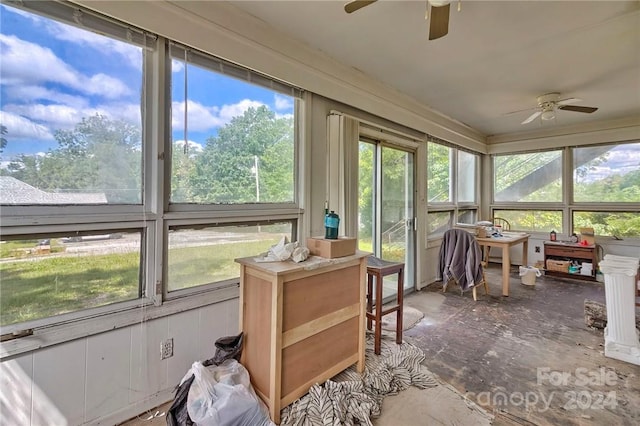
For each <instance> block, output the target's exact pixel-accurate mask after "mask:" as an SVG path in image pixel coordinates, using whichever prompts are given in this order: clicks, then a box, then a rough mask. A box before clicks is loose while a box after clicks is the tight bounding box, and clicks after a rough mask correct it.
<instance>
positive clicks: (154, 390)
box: [0, 299, 239, 426]
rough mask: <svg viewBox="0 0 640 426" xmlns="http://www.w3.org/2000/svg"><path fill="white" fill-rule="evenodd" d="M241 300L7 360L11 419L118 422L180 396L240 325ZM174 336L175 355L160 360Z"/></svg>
mask: <svg viewBox="0 0 640 426" xmlns="http://www.w3.org/2000/svg"><path fill="white" fill-rule="evenodd" d="M238 324H239V318H238V299H232V300H227V301H225V302H221V303H217V304H214V305H209V306H205V307H203V308H199V309H194V310H189V311H185V312H181V313H179V314H175V315H172V316H168V317H163V318H160V319H156V320H151V321H147V322H144V323H140V324H135V325H133V326H129V327H124V328H120V329H116V330H113V331H109V332H106V333H102V334H97V335H93V336H89V337H86V338H82V339H77V340H72V341H70V342H66V343H62V344H59V345H56V346H51V347H47V348H45V349H42V350H37V351H33V352H29V353H26V354H23V355H20V356H18V357H15V358H13V359H10V360H6V361H3V362H2V363H1V364H0V376H1V382H0V383H1V388H2V394H1V396H0V420H1V422H2V424H5V425H56V426H63V425H80V424H115V423H119V422H121V421H124V420H127V419H129V418H131V417H133V416H136V415H138V414H139V413H143V412H145V410H148V409H151V408H153V407H155V406H157V405H159V404H161V403H164V402H166V401H168V400H171V399H172V398H173V393H174V389H175V387H176V386H177V385H178V384H179V383H180V380H181V379H182V377H183V376H184V374H185V373H186V372H187V370H188V369H189V367H190V366H191V364H192V363H193V362H194V361H196V360H205V359H207V358H211V357H212V356H213V355H214V353H215V346H214V343H215V341H216V340H217V339H218V338H220V337H222V336H229V335H236V334H237V333H238V332H239V331H238ZM167 338H173V345H174V349H173V351H174V355H173V357H171V358H167V359H165V360H161V359H160V342H161V341H162V340H164V339H167Z"/></svg>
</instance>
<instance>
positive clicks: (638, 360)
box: [600, 254, 640, 365]
mask: <svg viewBox="0 0 640 426" xmlns="http://www.w3.org/2000/svg"><path fill="white" fill-rule="evenodd" d="M639 262H640V260H639V259H636V258H632V257H625V256H613V255H609V254H608V255H605V257H604V260H603V261H602V262H600V270H601V271H602V272H603V273H604V285H605V297H606V301H607V327H606V328H605V329H604V355H605V356H607V357H609V358H615V359H619V360H621V361H626V362H630V363H632V364H636V365H640V341H639V338H638V331H637V330H636V319H635V318H636V307H635V299H636V297H635V292H636V283H635V277H636V274H637V273H638V263H639Z"/></svg>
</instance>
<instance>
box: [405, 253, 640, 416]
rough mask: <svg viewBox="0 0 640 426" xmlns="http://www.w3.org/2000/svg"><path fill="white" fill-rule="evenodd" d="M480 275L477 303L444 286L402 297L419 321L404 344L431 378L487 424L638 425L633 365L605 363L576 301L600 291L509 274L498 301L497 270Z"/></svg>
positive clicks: (639, 402)
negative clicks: (416, 352)
mask: <svg viewBox="0 0 640 426" xmlns="http://www.w3.org/2000/svg"><path fill="white" fill-rule="evenodd" d="M486 275H487V281H488V282H489V285H490V295H489V296H485V295H484V291H483V290H479V291H478V294H479V297H478V301H477V302H474V301H473V299H472V297H471V294H470V292H469V293H465V294H464V295H462V296H461V295H460V291H459V287H457V286H450V287H449V288H448V290H447V292H446V293H444V294H443V293H442V283H434V284H433V285H431V286H429V287H427V288H426V289H423V290H422V291H419V292H416V293H414V294H412V295H409V296H407V297H406V298H405V304H406V305H407V306H412V307H414V308H417V309H420V310H421V311H423V312H424V313H425V317H424V318H423V320H422V321H420V322H419V323H418V324H417V325H416V326H415V327H413V328H412V329H410V330H407V332H405V335H404V339H405V340H406V341H409V342H411V343H413V344H415V345H416V346H418V347H420V348H421V349H422V350H423V351H424V353H425V355H426V360H425V362H424V363H423V364H424V365H425V366H426V367H427V368H428V369H429V370H430V371H431V372H433V373H435V374H436V375H437V376H439V377H440V379H441V380H443V381H445V382H447V383H449V384H451V385H452V386H453V387H455V388H456V389H457V390H458V391H459V392H461V393H463V394H465V395H467V396H468V397H469V398H470V399H472V400H473V401H475V402H477V403H478V404H479V405H481V406H484V407H485V408H486V409H487V410H489V411H490V412H493V413H494V414H495V415H496V419H495V421H494V424H495V425H500V424H508V425H511V424H517V425H522V424H525V425H529V424H535V425H638V424H640V377H639V376H640V367H638V366H637V365H633V364H630V363H626V362H622V361H618V360H615V359H611V358H607V357H605V356H604V347H603V345H604V336H603V330H598V329H590V328H589V327H587V326H586V325H585V320H584V301H585V300H586V299H589V300H595V301H600V302H604V284H602V283H598V282H588V281H583V280H572V279H553V278H548V277H545V276H543V277H540V278H538V279H537V282H536V285H535V286H525V285H523V284H521V280H520V278H519V276H518V273H517V267H512V268H511V281H510V296H509V297H503V296H502V295H501V286H500V282H501V278H500V265H491V266H490V267H489V268H488V269H487V271H486ZM638 315H640V312H639V313H638Z"/></svg>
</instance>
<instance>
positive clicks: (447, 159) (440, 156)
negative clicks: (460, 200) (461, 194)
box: [427, 142, 453, 204]
mask: <svg viewBox="0 0 640 426" xmlns="http://www.w3.org/2000/svg"><path fill="white" fill-rule="evenodd" d="M452 159H453V148H449V147H448V146H444V145H440V144H438V143H435V142H429V143H428V146H427V200H428V203H429V204H432V203H447V202H452V201H453V194H452V190H451V188H452V185H451V182H452V178H451V177H452V175H453V167H452Z"/></svg>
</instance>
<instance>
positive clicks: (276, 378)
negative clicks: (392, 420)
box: [269, 276, 284, 424]
mask: <svg viewBox="0 0 640 426" xmlns="http://www.w3.org/2000/svg"><path fill="white" fill-rule="evenodd" d="M283 281H284V278H283V277H282V276H278V277H276V278H275V279H274V280H273V283H272V285H273V288H272V290H273V293H272V303H273V304H272V307H273V309H272V312H271V324H272V328H271V356H272V358H271V372H270V377H269V383H270V389H269V395H271V401H272V404H273V406H272V407H271V418H272V419H273V422H274V423H276V424H279V423H280V409H281V407H282V406H281V405H279V404H278V403H277V401H279V400H280V393H281V391H282V389H281V383H282V349H281V348H282V288H283V285H284V284H283Z"/></svg>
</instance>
